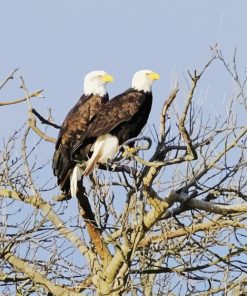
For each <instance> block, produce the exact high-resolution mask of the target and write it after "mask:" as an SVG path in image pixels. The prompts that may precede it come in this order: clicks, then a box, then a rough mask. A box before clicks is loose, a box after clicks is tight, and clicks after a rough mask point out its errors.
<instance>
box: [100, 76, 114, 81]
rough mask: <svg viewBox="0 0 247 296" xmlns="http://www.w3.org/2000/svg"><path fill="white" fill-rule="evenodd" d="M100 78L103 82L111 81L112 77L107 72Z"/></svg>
mask: <svg viewBox="0 0 247 296" xmlns="http://www.w3.org/2000/svg"><path fill="white" fill-rule="evenodd" d="M102 79H103V81H104V82H113V81H114V78H113V76H111V75H109V74H105V75H103V76H102Z"/></svg>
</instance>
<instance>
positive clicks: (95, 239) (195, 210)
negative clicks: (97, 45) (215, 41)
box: [0, 47, 247, 296]
mask: <svg viewBox="0 0 247 296" xmlns="http://www.w3.org/2000/svg"><path fill="white" fill-rule="evenodd" d="M211 50H212V57H211V58H210V60H209V61H208V62H207V63H206V65H205V66H204V67H203V68H202V70H200V71H194V72H193V73H190V72H188V77H187V79H188V80H187V83H188V91H187V95H186V97H185V100H184V99H183V95H182V94H181V95H180V93H181V90H180V91H179V87H178V84H177V83H176V84H175V86H174V88H173V89H172V90H171V93H170V95H169V96H168V98H167V99H166V100H165V102H164V105H163V108H162V112H161V115H160V121H159V123H158V122H157V125H158V124H159V127H157V126H156V128H155V129H152V130H151V131H150V132H149V134H148V135H147V136H146V135H145V137H140V138H139V139H138V140H137V142H136V143H137V145H136V146H135V148H133V149H132V150H125V153H124V154H123V155H124V156H123V155H120V156H119V157H118V158H116V160H115V161H114V163H113V165H112V166H111V168H103V167H102V168H101V169H97V170H96V171H95V172H94V174H93V175H92V176H91V177H90V178H88V179H84V181H83V184H82V183H80V186H79V192H78V195H77V199H75V198H74V199H71V200H68V201H67V200H66V199H65V197H64V196H61V195H57V194H56V193H58V192H59V189H58V188H55V187H56V186H55V183H56V180H55V178H54V177H53V176H52V175H51V169H50V166H51V163H50V161H44V162H43V163H41V162H40V158H39V157H37V155H39V153H44V152H42V151H45V149H46V151H47V149H49V150H48V151H53V147H52V145H53V143H54V142H55V139H54V138H52V137H50V136H48V134H49V131H50V129H51V128H52V129H53V128H59V126H58V125H56V124H54V123H53V122H52V121H51V115H50V114H49V115H48V119H45V118H44V117H43V116H41V115H40V114H39V113H38V112H37V111H36V110H34V109H33V108H32V104H31V101H32V100H33V99H32V98H35V97H39V96H40V94H41V93H42V90H37V91H34V92H29V90H28V87H27V86H26V85H25V82H24V79H23V78H22V77H20V82H21V88H22V91H23V92H24V95H23V98H20V99H16V100H10V101H8V100H7V101H6V102H2V103H1V102H0V105H1V106H3V107H2V108H10V107H7V106H4V105H9V104H15V103H21V102H23V101H27V103H28V119H27V121H26V123H25V124H24V125H23V126H22V127H18V130H16V132H15V133H14V134H13V135H11V136H10V137H9V139H8V140H5V141H4V143H3V146H2V150H1V158H0V181H1V183H0V184H1V188H0V197H1V198H0V202H1V221H0V228H1V233H0V254H1V260H0V266H1V271H0V284H1V286H0V290H1V292H2V293H3V295H15V294H17V295H56V296H57V295H59V296H61V295H115V296H116V295H147V296H149V295H150V296H151V295H216V294H217V293H221V294H217V295H223V294H224V295H226V294H227V295H245V292H246V293H247V287H246V283H247V276H246V272H247V263H246V262H247V258H246V257H247V256H246V251H247V247H246V246H247V240H246V235H247V233H246V229H247V222H246V213H247V202H246V201H247V170H246V167H247V158H246V142H247V136H246V135H247V126H246V110H247V92H246V81H247V76H246V77H244V78H243V79H241V77H240V76H242V75H239V73H238V70H237V63H236V52H235V54H234V58H233V61H232V62H231V63H229V64H228V63H227V62H226V60H225V59H224V57H223V55H222V53H221V52H220V51H219V50H218V49H217V47H214V48H212V49H211ZM216 63H218V64H221V65H222V66H223V67H222V68H221V70H220V71H222V73H223V72H224V73H227V74H228V75H229V77H230V78H231V79H232V81H233V82H234V84H235V86H236V87H235V92H234V94H231V96H232V97H231V99H230V101H229V102H228V105H227V112H225V115H223V114H224V112H223V111H222V112H221V116H214V115H212V114H205V112H207V111H208V110H207V109H206V108H204V106H203V104H199V103H198V101H196V98H197V97H198V84H199V83H203V80H204V79H206V77H207V73H208V72H207V71H208V69H209V68H211V67H213V65H215V64H216ZM16 71H17V70H15V71H13V72H12V73H11V74H10V75H9V76H8V77H7V78H6V79H5V80H4V81H3V82H2V83H0V90H1V89H2V88H3V87H5V86H6V85H7V84H8V83H9V80H10V79H13V78H14V75H16ZM219 75H220V74H219ZM185 91H186V90H185V89H184V90H183V91H182V93H184V92H185ZM182 101H184V105H183V106H182ZM15 108H17V107H15ZM2 112H3V109H2ZM37 118H38V120H39V121H40V122H41V124H44V126H45V127H46V128H45V129H44V128H43V126H42V127H40V126H39V125H40V123H39V121H38V120H37ZM33 133H36V134H38V136H39V138H38V140H37V141H36V142H35V143H34V142H33V141H32V134H33ZM49 155H50V156H49V157H51V153H50V154H49ZM54 194H56V196H52V195H54Z"/></svg>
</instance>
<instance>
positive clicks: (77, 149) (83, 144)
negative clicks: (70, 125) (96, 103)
mask: <svg viewBox="0 0 247 296" xmlns="http://www.w3.org/2000/svg"><path fill="white" fill-rule="evenodd" d="M151 106H152V93H151V92H144V91H138V90H135V89H133V88H130V89H128V90H127V91H125V92H124V93H122V94H120V95H118V96H116V97H115V98H113V99H112V100H110V101H109V102H107V103H106V104H104V105H102V107H101V109H100V110H99V111H98V113H97V115H96V116H95V117H94V120H93V121H92V122H91V123H90V124H89V126H88V128H87V131H86V132H85V133H84V134H82V136H81V138H80V139H79V141H78V143H77V144H76V145H75V146H74V149H73V154H77V153H79V154H80V155H81V156H82V157H86V155H88V154H89V152H90V150H91V147H92V145H93V144H94V142H95V140H96V139H97V138H98V137H99V136H101V135H104V134H111V135H113V136H116V137H117V138H118V141H119V145H121V144H123V143H124V142H126V141H127V140H129V139H131V138H134V137H136V136H138V135H139V133H140V132H141V130H142V129H143V127H144V125H145V124H146V122H147V120H148V116H149V113H150V110H151Z"/></svg>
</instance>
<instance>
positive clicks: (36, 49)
mask: <svg viewBox="0 0 247 296" xmlns="http://www.w3.org/2000/svg"><path fill="white" fill-rule="evenodd" d="M0 2H1V9H0V40H1V42H0V53H1V55H0V80H2V79H3V78H4V77H5V76H6V75H7V74H8V73H10V72H11V70H13V69H14V68H16V67H18V68H20V70H19V72H18V75H16V78H17V79H16V80H14V81H11V82H10V83H9V84H8V86H7V87H6V88H4V90H3V91H2V92H1V93H0V100H6V99H8V98H9V99H13V98H15V97H20V96H22V95H23V91H22V90H20V89H19V85H20V81H19V79H18V76H19V75H20V74H21V75H23V77H24V79H25V82H26V85H27V87H28V89H29V91H33V90H36V89H37V88H44V89H45V92H44V95H45V99H43V100H39V99H34V100H33V106H34V107H35V108H36V109H37V110H38V111H39V112H40V113H42V114H43V115H44V116H46V115H47V108H48V107H51V108H52V114H53V117H54V119H55V121H56V122H57V123H58V124H61V123H62V121H63V119H64V117H65V115H66V114H67V112H68V110H69V109H70V108H71V107H72V106H73V104H74V103H75V102H76V101H77V99H78V98H79V97H80V95H81V93H82V87H83V78H84V75H85V74H86V73H87V72H89V71H91V70H96V69H103V70H106V71H108V72H109V73H111V74H113V75H114V77H115V83H114V84H110V85H109V87H108V90H109V94H110V96H111V97H112V96H114V95H116V94H118V93H120V92H122V91H124V90H125V89H127V88H128V87H129V86H130V82H131V78H132V75H133V73H134V72H135V71H137V70H139V69H152V70H154V71H156V72H158V73H159V74H160V76H161V79H160V80H159V81H157V82H156V83H155V85H154V88H153V92H154V104H153V108H152V113H151V116H150V119H149V125H152V124H153V123H154V124H156V125H157V124H158V117H157V115H158V114H159V112H160V110H161V107H162V104H163V101H164V98H165V97H166V96H167V94H168V93H169V91H170V89H171V81H172V78H173V77H174V73H176V74H175V75H176V76H177V77H178V80H179V83H180V86H181V91H180V94H179V97H178V100H177V105H178V106H179V105H180V104H181V108H182V104H183V102H184V96H185V93H186V91H187V89H186V87H185V85H186V84H185V79H184V75H185V74H186V73H187V70H188V69H191V70H193V69H194V68H198V69H200V68H201V67H202V66H203V65H204V64H205V63H206V62H207V60H208V58H209V57H210V55H211V53H210V45H214V44H215V43H217V44H218V45H219V47H220V48H221V49H222V51H223V53H224V55H225V58H226V59H227V60H229V61H231V60H232V56H233V52H234V49H235V47H237V49H238V65H239V68H240V72H241V71H243V70H244V69H245V67H246V62H247V58H246V54H247V38H246V34H247V4H246V1H244V0H237V1H225V0H217V1H215V0H207V1H198V0H187V1H178V0H174V1H166V0H153V1H151V0H105V1H104V0H90V1H89V0H88V1H85V0H73V1H65V0H42V1H33V0H22V1H13V0H12V1H11V0H9V1H3V0H2V1H0ZM223 73H224V71H223V69H222V68H217V65H216V66H215V65H214V66H213V67H212V68H210V69H209V71H208V72H207V75H206V76H205V79H204V80H202V81H200V84H199V91H198V95H197V96H196V97H195V100H202V101H203V102H206V103H207V104H205V106H204V108H205V110H206V112H212V110H213V112H216V113H217V112H221V110H222V105H223V104H224V102H225V100H226V99H227V98H229V97H230V96H231V95H232V92H233V91H234V89H233V84H232V82H231V80H230V79H229V77H228V78H226V76H227V75H225V76H224V77H223ZM199 96H201V98H200V97H199ZM217 110H218V111H217ZM26 111H27V105H26V104H25V103H24V104H19V105H14V106H8V107H2V108H1V110H0V112H1V118H0V135H1V138H2V137H3V136H6V135H9V134H10V133H11V132H13V131H14V129H16V128H17V127H18V126H20V124H21V123H23V122H24V121H25V119H26ZM49 132H50V133H51V134H52V135H53V136H56V134H57V131H56V130H54V129H50V130H49ZM34 137H35V135H34ZM49 145H51V150H50V151H47V150H46V151H44V154H46V155H47V156H46V157H47V158H51V157H52V154H53V149H54V148H53V147H52V144H49Z"/></svg>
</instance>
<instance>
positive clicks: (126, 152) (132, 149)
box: [123, 146, 136, 157]
mask: <svg viewBox="0 0 247 296" xmlns="http://www.w3.org/2000/svg"><path fill="white" fill-rule="evenodd" d="M135 153H136V149H135V147H129V146H125V147H124V152H123V157H128V156H130V155H133V154H135Z"/></svg>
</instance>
